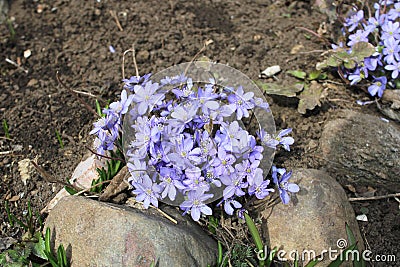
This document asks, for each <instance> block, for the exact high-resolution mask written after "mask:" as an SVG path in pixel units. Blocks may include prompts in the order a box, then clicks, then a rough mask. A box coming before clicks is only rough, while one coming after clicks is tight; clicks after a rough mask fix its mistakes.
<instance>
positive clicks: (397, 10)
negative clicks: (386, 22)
mask: <svg viewBox="0 0 400 267" xmlns="http://www.w3.org/2000/svg"><path fill="white" fill-rule="evenodd" d="M388 18H389V19H390V20H396V19H397V18H400V3H395V4H394V8H392V9H390V10H389V13H388Z"/></svg>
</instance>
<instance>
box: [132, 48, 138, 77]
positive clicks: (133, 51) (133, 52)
mask: <svg viewBox="0 0 400 267" xmlns="http://www.w3.org/2000/svg"><path fill="white" fill-rule="evenodd" d="M132 58H133V65H134V66H135V72H136V77H138V78H139V69H138V66H137V63H136V49H135V44H132Z"/></svg>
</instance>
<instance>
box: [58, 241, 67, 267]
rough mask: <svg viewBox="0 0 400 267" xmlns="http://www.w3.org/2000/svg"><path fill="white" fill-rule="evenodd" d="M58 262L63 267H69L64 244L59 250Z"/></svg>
mask: <svg viewBox="0 0 400 267" xmlns="http://www.w3.org/2000/svg"><path fill="white" fill-rule="evenodd" d="M57 261H58V264H59V265H60V266H62V267H67V266H68V261H67V255H66V253H65V249H64V246H63V245H62V244H61V245H59V246H58V249H57Z"/></svg>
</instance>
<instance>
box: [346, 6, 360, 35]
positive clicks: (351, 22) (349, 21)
mask: <svg viewBox="0 0 400 267" xmlns="http://www.w3.org/2000/svg"><path fill="white" fill-rule="evenodd" d="M363 19H364V11H362V10H360V11H358V12H357V13H355V14H354V15H352V16H351V17H350V18H346V22H345V23H344V26H346V27H350V28H349V32H352V31H354V29H355V28H357V26H358V24H359V23H360V21H362V20H363Z"/></svg>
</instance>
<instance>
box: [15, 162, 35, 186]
mask: <svg viewBox="0 0 400 267" xmlns="http://www.w3.org/2000/svg"><path fill="white" fill-rule="evenodd" d="M31 169H32V166H31V160H30V159H23V160H21V161H19V162H18V171H19V174H20V175H21V181H22V183H23V184H24V185H26V183H27V181H28V180H29V179H30V178H31V175H30V173H31Z"/></svg>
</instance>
